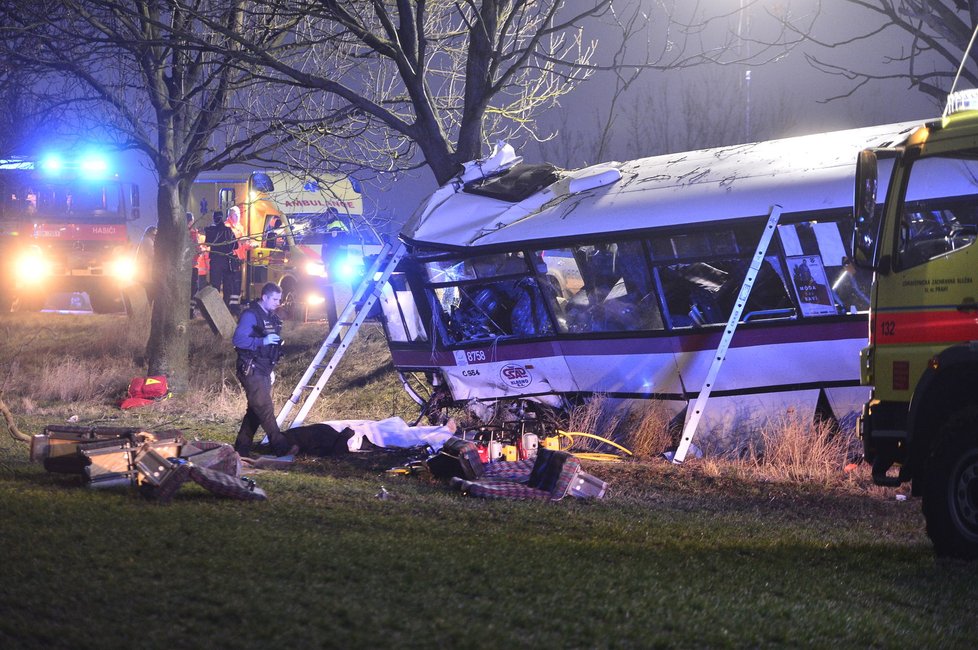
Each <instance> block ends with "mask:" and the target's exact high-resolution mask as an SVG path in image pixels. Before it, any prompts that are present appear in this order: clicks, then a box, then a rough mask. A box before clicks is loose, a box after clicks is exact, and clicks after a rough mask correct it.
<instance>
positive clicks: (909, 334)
mask: <svg viewBox="0 0 978 650" xmlns="http://www.w3.org/2000/svg"><path fill="white" fill-rule="evenodd" d="M884 166H885V167H891V168H892V174H891V175H890V182H889V188H888V189H887V191H886V196H885V200H883V201H882V205H878V204H877V202H876V185H877V178H878V177H879V175H878V174H879V172H885V169H883V168H884ZM857 167H858V169H857V176H856V196H855V212H856V214H855V216H856V231H855V240H854V245H853V250H854V256H855V261H856V264H857V265H860V266H863V267H866V268H871V269H873V270H874V271H875V281H874V283H873V290H872V296H871V299H872V304H871V310H870V325H869V345H868V346H867V347H866V348H865V349H864V350H863V351H862V353H861V373H862V377H861V380H862V383H864V384H866V385H869V386H872V394H871V399H870V401H869V402H868V403H867V404H866V405H865V406H864V408H863V414H862V417H861V419H860V423H859V430H860V435H861V436H862V439H863V444H864V448H865V455H866V459H867V460H868V461H869V462H871V463H872V467H873V478H874V480H875V482H876V483H878V484H880V485H891V486H896V485H899V484H901V483H903V482H907V481H911V482H912V484H911V485H912V494H913V495H914V496H920V497H922V501H923V511H924V516H925V518H926V521H927V534H928V535H929V536H930V538H931V541H932V542H933V544H934V548H935V550H936V552H937V554H938V555H940V556H948V557H958V558H966V559H978V246H976V245H975V241H976V238H978V91H964V92H963V93H956V94H954V95H952V96H951V97H950V98H949V103H948V108H947V109H946V110H945V113H944V116H943V117H941V118H940V119H936V120H933V121H931V122H927V123H926V124H924V125H922V126H920V127H919V128H917V129H915V130H913V132H912V133H910V134H909V136H908V137H907V138H906V139H905V140H904V141H903V142H900V143H898V144H896V146H893V147H888V148H884V149H878V150H875V151H869V150H867V151H863V152H862V153H860V155H859V159H858V163H857ZM896 467H898V468H899V469H895V468H896Z"/></svg>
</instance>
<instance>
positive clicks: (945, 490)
mask: <svg viewBox="0 0 978 650" xmlns="http://www.w3.org/2000/svg"><path fill="white" fill-rule="evenodd" d="M924 480H925V485H924V494H923V510H924V518H925V519H926V521H927V536H928V537H930V540H931V542H933V544H934V552H935V553H936V554H937V556H938V557H948V558H958V559H964V560H975V559H978V409H975V408H971V409H967V410H965V411H962V412H961V413H958V414H957V415H954V416H952V417H951V418H949V419H948V421H947V423H946V424H945V425H944V427H942V429H941V437H940V439H939V440H938V441H937V442H936V443H935V448H934V450H933V453H932V454H931V456H930V458H929V460H928V462H927V467H926V470H925V477H924Z"/></svg>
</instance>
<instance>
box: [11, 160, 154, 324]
mask: <svg viewBox="0 0 978 650" xmlns="http://www.w3.org/2000/svg"><path fill="white" fill-rule="evenodd" d="M138 218H139V187H138V185H136V184H134V183H126V182H123V181H121V180H120V179H119V177H118V176H117V175H115V174H113V173H112V172H111V171H110V169H109V163H108V161H107V159H106V158H105V157H103V156H100V155H95V154H92V155H86V156H84V157H78V158H67V157H64V158H62V157H60V156H54V155H50V156H47V157H44V158H14V159H8V160H0V261H2V270H0V310H2V311H9V310H10V308H11V306H12V305H13V306H16V308H17V309H19V310H36V309H40V308H41V307H42V306H43V305H44V303H45V299H46V298H47V297H48V296H49V295H50V294H53V293H58V292H86V293H87V294H88V297H89V299H90V301H91V305H92V308H93V310H94V311H96V312H104V311H114V310H117V309H120V308H121V304H122V303H121V300H120V298H121V289H122V287H123V286H124V285H125V284H126V283H128V282H131V280H132V278H133V276H134V269H133V260H132V254H131V250H130V245H129V238H128V235H127V231H126V224H127V222H129V221H132V220H135V219H138Z"/></svg>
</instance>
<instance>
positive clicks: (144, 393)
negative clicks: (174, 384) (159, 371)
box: [119, 375, 170, 409]
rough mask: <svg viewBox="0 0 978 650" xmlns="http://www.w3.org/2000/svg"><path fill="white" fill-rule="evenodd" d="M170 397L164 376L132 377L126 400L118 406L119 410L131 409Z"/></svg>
mask: <svg viewBox="0 0 978 650" xmlns="http://www.w3.org/2000/svg"><path fill="white" fill-rule="evenodd" d="M168 397H170V390H169V388H168V386H167V383H166V377H165V376H164V375H156V376H153V377H133V378H132V381H130V382H129V390H128V391H127V392H126V399H124V400H122V402H121V403H120V404H119V408H121V409H131V408H133V407H135V406H146V405H147V404H152V403H153V402H155V401H159V400H162V399H167V398H168Z"/></svg>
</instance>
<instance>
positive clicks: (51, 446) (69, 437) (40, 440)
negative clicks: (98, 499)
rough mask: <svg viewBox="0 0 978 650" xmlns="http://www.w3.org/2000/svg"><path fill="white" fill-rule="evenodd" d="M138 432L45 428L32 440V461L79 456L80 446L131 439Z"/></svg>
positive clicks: (118, 429)
mask: <svg viewBox="0 0 978 650" xmlns="http://www.w3.org/2000/svg"><path fill="white" fill-rule="evenodd" d="M138 431H139V429H134V428H132V427H80V426H63V425H49V426H46V427H44V432H43V433H39V434H37V435H35V436H33V437H32V438H31V461H32V462H44V461H45V460H47V459H48V458H55V457H60V456H71V455H77V453H78V447H79V445H86V444H90V443H93V442H98V441H102V440H118V439H121V438H126V439H131V437H132V435H133V434H134V433H136V432H138ZM45 468H46V465H45ZM49 471H57V470H49ZM79 471H80V470H79Z"/></svg>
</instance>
